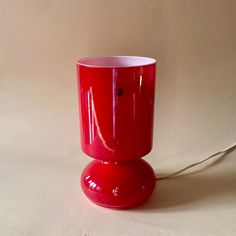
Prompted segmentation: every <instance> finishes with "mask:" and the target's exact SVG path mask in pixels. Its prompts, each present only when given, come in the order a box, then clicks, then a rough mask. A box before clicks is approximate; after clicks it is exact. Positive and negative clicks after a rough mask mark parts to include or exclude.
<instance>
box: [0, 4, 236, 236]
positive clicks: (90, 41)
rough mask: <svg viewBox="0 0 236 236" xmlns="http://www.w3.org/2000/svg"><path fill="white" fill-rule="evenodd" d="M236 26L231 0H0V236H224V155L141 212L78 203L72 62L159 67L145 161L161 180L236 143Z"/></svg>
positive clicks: (228, 165)
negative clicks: (145, 61) (91, 59)
mask: <svg viewBox="0 0 236 236" xmlns="http://www.w3.org/2000/svg"><path fill="white" fill-rule="evenodd" d="M235 26H236V1H233V0H165V1H164V0H149V1H145V0H126V1H121V0H116V1H115V0H93V1H92V0H86V1H85V0H70V1H63V0H57V1H55V0H48V1H46V0H41V1H39V0H38V1H36V0H32V1H30V0H19V1H17V0H15V1H14V0H9V1H3V0H0V155H1V157H0V158H1V159H0V160H1V162H0V194H1V195H0V232H1V234H2V235H4V236H5V235H11V236H12V235H50V236H52V235H110V234H113V235H126V234H127V235H144V234H146V235H157V234H158V235H190V234H192V235H200V234H204V235H217V233H219V235H233V233H235V230H236V229H235V226H234V223H235V217H236V212H235V199H236V193H235V187H236V186H235V182H236V179H235V174H234V172H235V169H234V165H235V159H234V158H231V157H227V159H226V158H225V160H224V162H221V163H220V164H218V165H215V166H214V168H213V167H212V168H207V169H205V170H204V171H201V172H200V173H196V174H195V175H190V176H185V177H181V178H179V179H175V180H167V181H166V182H165V183H164V181H163V183H160V185H159V188H158V189H157V190H156V191H155V193H154V195H153V197H152V199H151V200H150V201H149V203H147V204H146V205H145V206H143V207H141V208H140V209H138V210H133V211H127V212H120V211H111V210H107V209H101V208H100V207H96V206H94V205H93V204H91V203H90V202H88V201H87V199H85V197H84V196H83V194H82V193H81V190H80V189H79V175H80V172H81V170H82V168H83V167H84V165H85V164H86V163H87V162H88V161H89V160H90V159H89V158H88V157H86V156H85V155H84V154H83V153H81V151H80V146H79V125H78V112H77V91H76V89H77V88H76V86H77V84H76V73H75V60H76V59H77V58H80V57H85V56H96V55H140V56H149V57H154V58H156V59H157V60H158V62H159V63H158V70H157V90H156V110H155V132H154V147H153V151H152V153H151V154H149V155H148V158H147V160H148V161H149V162H150V163H151V164H152V165H153V167H154V168H155V169H156V170H157V173H160V174H164V173H170V172H173V171H175V170H177V169H179V168H181V167H183V166H185V165H187V164H190V163H192V162H194V161H197V160H200V159H201V158H202V157H204V156H205V155H208V154H211V153H212V152H215V151H218V150H220V149H223V148H225V147H227V146H229V145H231V144H232V143H234V142H235V141H236V122H235V121H236V27H235ZM234 155H235V154H234Z"/></svg>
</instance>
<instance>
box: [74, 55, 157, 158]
mask: <svg viewBox="0 0 236 236" xmlns="http://www.w3.org/2000/svg"><path fill="white" fill-rule="evenodd" d="M155 70H156V61H155V60H154V59H152V58H146V57H135V56H131V57H130V56H114V57H93V58H84V59H80V60H78V61H77V78H78V86H79V89H78V91H79V109H80V131H81V145H82V149H83V151H84V152H85V153H86V154H87V155H89V156H91V157H93V158H96V159H100V160H103V161H116V160H117V161H122V160H133V159H137V158H140V157H143V156H145V155H146V154H147V153H149V152H150V151H151V149H152V138H153V137H152V136H153V115H154V114H153V113H154V95H155V72H156V71H155Z"/></svg>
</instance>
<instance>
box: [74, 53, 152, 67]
mask: <svg viewBox="0 0 236 236" xmlns="http://www.w3.org/2000/svg"><path fill="white" fill-rule="evenodd" d="M76 64H77V65H80V66H86V67H92V68H127V67H140V66H149V65H153V64H156V60H155V59H154V58H151V57H142V56H95V57H84V58H81V59H78V60H77V61H76Z"/></svg>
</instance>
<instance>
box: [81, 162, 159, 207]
mask: <svg viewBox="0 0 236 236" xmlns="http://www.w3.org/2000/svg"><path fill="white" fill-rule="evenodd" d="M155 184H156V177H155V173H154V171H153V169H152V167H151V166H150V165H149V164H148V163H147V162H146V161H144V160H142V159H138V160H132V161H119V162H117V161H115V162H112V161H100V160H94V161H92V162H90V163H89V164H88V165H87V166H86V167H85V169H84V171H83V172H82V175H81V187H82V189H83V191H84V193H85V194H86V196H87V197H88V198H89V199H90V200H91V201H93V202H94V203H96V204H97V205H100V206H103V207H109V208H116V209H125V208H132V207H135V206H137V205H139V204H141V203H143V202H144V201H146V200H147V199H148V198H149V197H150V195H151V194H152V192H153V190H154V188H155Z"/></svg>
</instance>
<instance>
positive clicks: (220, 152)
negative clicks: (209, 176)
mask: <svg viewBox="0 0 236 236" xmlns="http://www.w3.org/2000/svg"><path fill="white" fill-rule="evenodd" d="M234 148H236V143H234V144H233V145H232V146H230V147H228V148H226V149H224V150H221V151H219V152H216V153H214V154H212V155H210V156H208V157H206V158H204V159H203V160H201V161H198V162H195V163H193V164H191V165H188V166H186V167H184V168H183V169H180V170H178V171H176V172H174V173H172V174H169V175H166V176H163V177H157V178H156V179H157V180H163V179H169V178H172V177H174V176H176V175H179V174H180V173H183V172H184V171H186V170H188V169H191V168H193V167H195V166H197V165H200V164H202V163H203V162H205V161H208V160H209V159H211V158H213V157H215V156H219V155H221V154H225V153H228V152H230V151H232V150H233V149H234Z"/></svg>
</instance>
